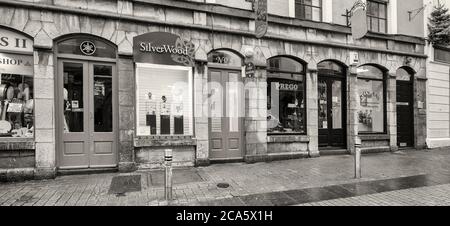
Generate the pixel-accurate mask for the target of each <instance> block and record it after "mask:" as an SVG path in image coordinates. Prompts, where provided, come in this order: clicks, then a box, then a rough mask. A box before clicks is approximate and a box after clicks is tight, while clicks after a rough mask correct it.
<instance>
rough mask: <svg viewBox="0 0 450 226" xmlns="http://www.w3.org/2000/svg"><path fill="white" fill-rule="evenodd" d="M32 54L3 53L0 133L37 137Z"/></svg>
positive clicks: (0, 80)
mask: <svg viewBox="0 0 450 226" xmlns="http://www.w3.org/2000/svg"><path fill="white" fill-rule="evenodd" d="M33 65H34V64H33V56H31V55H20V54H9V53H0V74H1V75H0V106H1V108H0V112H1V113H0V116H1V117H0V137H18V138H33V137H34V92H33V90H34V82H33Z"/></svg>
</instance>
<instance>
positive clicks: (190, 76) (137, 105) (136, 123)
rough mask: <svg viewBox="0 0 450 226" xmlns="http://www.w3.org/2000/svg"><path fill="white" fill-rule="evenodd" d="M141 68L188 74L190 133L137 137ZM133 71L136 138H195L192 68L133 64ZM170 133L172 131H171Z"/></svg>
mask: <svg viewBox="0 0 450 226" xmlns="http://www.w3.org/2000/svg"><path fill="white" fill-rule="evenodd" d="M141 68H150V69H170V70H181V71H186V72H187V73H188V74H187V76H188V86H189V87H188V88H189V90H188V94H189V99H190V101H191V103H190V106H189V107H190V112H191V115H189V120H191V122H192V123H191V124H192V126H191V127H190V128H189V129H190V132H189V133H184V134H154V135H152V134H150V135H139V134H138V130H139V128H138V127H139V122H140V121H139V108H140V105H139V103H138V102H139V101H138V97H139V87H138V84H139V83H138V82H139V71H140V70H141ZM134 69H135V78H134V82H135V86H136V87H135V98H134V103H135V108H136V109H135V117H136V120H135V125H134V130H135V133H136V137H158V138H164V137H169V138H174V137H193V136H195V121H194V114H195V113H194V110H195V109H194V104H195V103H194V87H193V86H194V77H193V76H194V72H193V68H192V67H186V66H178V65H163V64H151V63H138V62H135V63H134ZM171 133H172V131H171Z"/></svg>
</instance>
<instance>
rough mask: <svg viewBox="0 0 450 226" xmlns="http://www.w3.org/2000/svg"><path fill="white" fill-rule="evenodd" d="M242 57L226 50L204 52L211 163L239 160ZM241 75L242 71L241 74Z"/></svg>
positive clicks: (241, 136) (241, 123)
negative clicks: (205, 58) (206, 63)
mask: <svg viewBox="0 0 450 226" xmlns="http://www.w3.org/2000/svg"><path fill="white" fill-rule="evenodd" d="M242 77H243V59H242V57H241V56H239V55H237V54H236V53H233V52H231V51H229V50H213V51H212V52H210V53H209V54H208V87H209V88H208V92H209V98H208V99H209V103H208V106H209V112H208V113H209V116H210V117H209V135H210V138H209V139H210V152H209V158H210V160H211V161H212V162H214V161H220V160H228V161H230V160H240V161H242V160H243V157H244V114H245V112H244V107H245V106H244V96H243V95H244V93H243V91H244V89H243V78H242ZM244 77H245V74H244Z"/></svg>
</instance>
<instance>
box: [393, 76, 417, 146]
mask: <svg viewBox="0 0 450 226" xmlns="http://www.w3.org/2000/svg"><path fill="white" fill-rule="evenodd" d="M413 74H414V72H413V71H412V70H411V69H410V68H407V67H401V68H399V69H398V70H397V72H396V75H397V76H396V77H397V145H398V147H399V148H405V147H413V146H414V100H413V99H414V95H413V94H414V88H413V87H414V86H413V84H414V82H413Z"/></svg>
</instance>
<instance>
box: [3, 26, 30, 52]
mask: <svg viewBox="0 0 450 226" xmlns="http://www.w3.org/2000/svg"><path fill="white" fill-rule="evenodd" d="M0 51H14V52H26V53H32V52H33V41H32V40H31V39H30V38H28V37H26V36H24V35H21V34H18V33H16V32H13V31H11V30H8V29H4V28H0Z"/></svg>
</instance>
